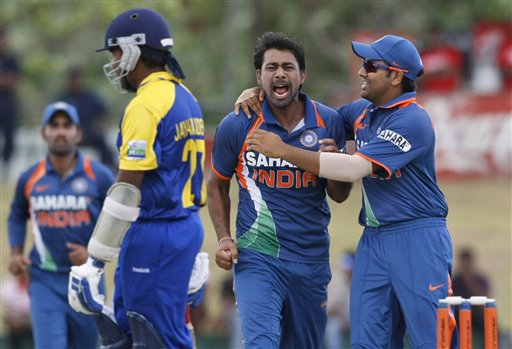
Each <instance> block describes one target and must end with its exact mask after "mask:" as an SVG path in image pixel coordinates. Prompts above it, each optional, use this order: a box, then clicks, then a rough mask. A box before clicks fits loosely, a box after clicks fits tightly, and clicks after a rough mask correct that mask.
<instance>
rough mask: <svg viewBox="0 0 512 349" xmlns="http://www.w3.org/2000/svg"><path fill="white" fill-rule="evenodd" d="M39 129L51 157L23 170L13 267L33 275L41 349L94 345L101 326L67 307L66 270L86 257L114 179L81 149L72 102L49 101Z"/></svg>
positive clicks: (13, 219)
mask: <svg viewBox="0 0 512 349" xmlns="http://www.w3.org/2000/svg"><path fill="white" fill-rule="evenodd" d="M42 127H43V128H42V132H41V134H42V137H43V139H44V141H45V142H46V144H47V145H48V155H47V157H46V159H44V160H42V161H41V162H39V163H37V164H35V165H33V166H31V167H30V168H29V169H28V170H26V171H25V172H23V173H22V174H21V175H20V177H19V180H18V183H17V186H16V192H15V196H14V200H13V202H12V205H11V211H10V214H9V218H8V232H9V242H10V246H11V260H10V263H9V271H10V272H11V273H12V274H14V275H19V276H21V275H24V274H26V273H29V274H30V283H29V293H30V302H31V305H30V314H31V317H32V328H33V334H34V341H35V347H36V348H52V349H67V348H77V349H78V348H83V349H91V348H95V347H97V345H98V332H97V331H96V328H95V327H94V321H93V320H92V318H90V317H88V316H86V315H83V314H78V313H76V312H75V311H74V310H73V309H72V308H71V307H70V306H69V304H68V298H67V288H68V275H69V271H70V268H71V266H73V265H80V264H82V263H84V262H85V261H86V260H87V250H86V245H87V242H88V241H89V239H90V237H91V235H92V232H93V228H94V224H95V223H96V220H97V219H98V216H99V214H100V210H101V204H102V202H103V200H104V199H105V196H106V193H107V190H108V188H109V187H110V186H111V185H112V183H113V181H114V177H113V175H112V173H111V172H110V170H109V169H107V168H106V167H105V166H103V165H102V164H100V163H98V162H96V161H94V160H91V159H89V158H87V157H84V156H82V155H81V154H80V152H79V151H78V150H77V144H78V143H79V142H80V139H81V136H82V134H81V130H80V126H79V117H78V113H77V110H76V108H75V107H73V106H72V105H70V104H67V103H65V102H56V103H52V104H49V105H48V106H47V107H46V108H45V109H44V113H43V121H42ZM27 220H30V223H31V229H32V233H33V240H34V246H33V248H32V251H31V252H30V258H27V257H26V256H25V255H24V253H23V250H24V245H25V238H26V224H27Z"/></svg>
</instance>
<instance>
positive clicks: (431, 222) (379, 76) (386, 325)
mask: <svg viewBox="0 0 512 349" xmlns="http://www.w3.org/2000/svg"><path fill="white" fill-rule="evenodd" d="M352 50H353V51H354V53H355V54H356V55H357V56H359V57H361V58H362V59H363V62H362V63H363V66H362V67H361V69H359V71H358V75H359V76H360V77H361V80H362V85H361V97H362V99H359V100H357V101H355V102H352V103H349V104H347V105H344V106H342V107H340V108H339V109H338V114H339V117H340V119H341V120H342V121H343V122H344V124H345V132H346V134H348V139H354V140H355V144H356V153H355V154H354V155H347V154H341V153H325V152H321V153H318V152H308V151H305V150H304V149H301V148H299V147H294V146H292V145H289V144H285V143H284V142H283V141H282V140H281V139H280V138H279V137H277V136H276V135H275V134H274V133H272V132H267V131H266V130H264V129H261V128H260V129H257V130H254V131H253V132H252V133H251V134H250V135H249V136H248V137H247V145H248V147H247V149H248V151H249V152H250V151H253V152H259V153H262V154H265V155H266V156H269V157H273V158H281V159H283V160H285V161H288V162H290V163H292V164H294V165H297V166H299V167H300V168H302V169H304V170H307V171H310V172H311V173H313V174H315V175H318V176H320V177H321V178H329V179H332V180H339V181H350V182H352V181H355V180H358V179H362V181H363V207H362V210H361V213H360V215H359V223H360V224H361V225H363V226H364V231H363V235H362V237H361V239H360V241H359V244H358V247H357V250H356V258H355V265H354V271H353V278H352V288H351V295H350V303H351V304H350V327H351V347H352V348H359V347H369V348H389V347H391V348H403V345H404V344H403V338H404V334H405V331H406V328H407V332H408V335H409V338H410V341H411V346H412V347H413V348H435V347H436V345H437V344H436V338H437V337H436V333H437V322H436V309H437V302H438V300H439V299H441V298H444V297H446V296H448V295H451V287H450V285H451V271H452V259H453V257H452V254H453V253H452V250H453V248H452V242H451V237H450V234H449V232H448V229H447V226H446V215H447V212H448V207H447V204H446V201H445V198H444V196H443V194H442V192H441V190H440V189H439V186H438V185H437V182H436V173H435V161H434V146H435V134H434V129H433V125H432V121H431V120H430V117H429V115H428V114H427V112H426V111H425V110H423V109H422V108H421V107H420V106H419V105H418V104H417V103H416V92H415V91H416V85H415V80H416V78H417V77H419V76H421V75H422V73H423V65H422V63H421V58H420V55H419V54H418V51H417V49H416V47H415V46H414V45H413V44H412V43H411V42H410V41H409V40H407V39H404V38H402V37H399V36H395V35H386V36H384V37H382V38H381V39H379V40H377V41H375V42H373V43H372V44H371V45H367V44H363V43H359V42H352ZM266 92H267V91H265V93H266ZM244 95H247V96H251V95H253V96H254V97H253V98H252V100H251V101H252V104H253V105H255V107H256V109H258V108H257V107H258V105H259V98H258V96H257V92H256V93H255V91H254V90H252V89H251V90H246V91H245V93H244ZM239 99H240V100H244V99H246V97H245V96H240V98H239ZM243 107H244V108H243V109H244V110H245V109H247V103H246V105H245V106H243ZM244 119H245V118H244ZM452 325H453V326H452V327H455V321H454V320H453V322H452ZM456 342H457V338H456V336H455V335H454V337H453V344H454V345H455V344H456Z"/></svg>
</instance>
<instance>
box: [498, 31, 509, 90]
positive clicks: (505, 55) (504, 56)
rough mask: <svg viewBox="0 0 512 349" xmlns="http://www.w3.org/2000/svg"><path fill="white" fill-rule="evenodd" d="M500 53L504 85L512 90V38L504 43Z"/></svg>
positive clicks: (499, 60) (499, 58)
mask: <svg viewBox="0 0 512 349" xmlns="http://www.w3.org/2000/svg"><path fill="white" fill-rule="evenodd" d="M498 54H499V56H498V62H499V66H500V70H501V76H502V78H503V87H504V88H505V89H506V90H508V91H510V90H512V38H511V39H510V40H508V41H507V42H505V43H504V44H503V45H502V47H501V49H500V52H499V53H498Z"/></svg>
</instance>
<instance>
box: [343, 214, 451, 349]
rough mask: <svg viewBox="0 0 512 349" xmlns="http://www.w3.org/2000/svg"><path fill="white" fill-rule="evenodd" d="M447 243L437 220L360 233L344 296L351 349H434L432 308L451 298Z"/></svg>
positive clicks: (434, 312) (442, 225) (447, 237)
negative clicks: (406, 342)
mask: <svg viewBox="0 0 512 349" xmlns="http://www.w3.org/2000/svg"><path fill="white" fill-rule="evenodd" d="M452 254H453V250H452V242H451V238H450V234H449V233H448V229H447V228H446V222H445V220H444V219H442V218H428V219H418V220H415V221H410V222H404V223H397V224H393V225H391V226H386V227H381V228H370V227H366V228H365V229H364V232H363V235H362V237H361V239H360V241H359V244H358V247H357V251H356V259H355V265H354V270H353V274H352V286H351V293H350V326H351V347H352V348H373V349H378V348H393V349H395V348H403V347H404V334H405V331H406V329H407V333H408V336H409V339H410V343H411V347H412V348H415V349H417V348H424V349H430V348H436V346H437V344H436V341H437V303H438V300H439V299H441V298H444V297H446V296H448V293H449V292H451V279H450V278H451V272H452Z"/></svg>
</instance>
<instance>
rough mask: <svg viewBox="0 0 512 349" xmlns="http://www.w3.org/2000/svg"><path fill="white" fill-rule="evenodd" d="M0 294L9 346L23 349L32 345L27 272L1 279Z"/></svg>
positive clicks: (14, 348)
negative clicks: (0, 288)
mask: <svg viewBox="0 0 512 349" xmlns="http://www.w3.org/2000/svg"><path fill="white" fill-rule="evenodd" d="M0 295H1V301H2V304H1V306H2V310H3V314H4V319H3V320H4V321H5V324H6V326H7V331H8V333H7V339H8V343H9V348H10V349H25V348H30V347H32V346H33V344H32V324H31V322H30V298H29V295H28V274H27V273H24V274H21V275H19V276H12V275H8V276H7V277H6V278H5V279H2V291H1V293H0Z"/></svg>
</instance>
